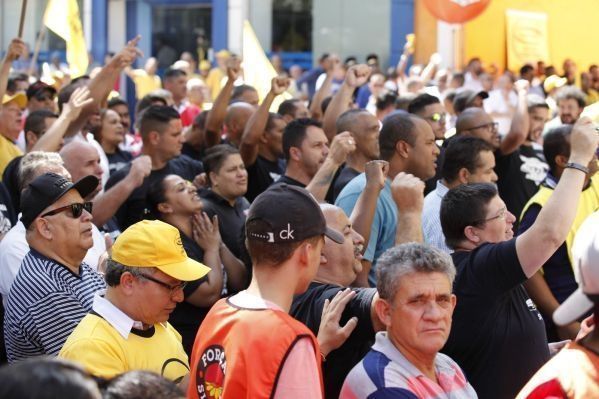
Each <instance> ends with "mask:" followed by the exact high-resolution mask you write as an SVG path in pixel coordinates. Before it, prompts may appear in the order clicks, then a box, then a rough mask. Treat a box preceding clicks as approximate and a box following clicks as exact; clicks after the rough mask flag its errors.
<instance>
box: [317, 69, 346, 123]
mask: <svg viewBox="0 0 599 399" xmlns="http://www.w3.org/2000/svg"><path fill="white" fill-rule="evenodd" d="M335 62H339V59H337V58H331V57H328V58H327V59H326V60H324V62H323V66H324V71H325V73H326V77H325V79H324V82H322V86H320V89H318V90H317V91H316V93H314V97H312V102H311V103H310V115H311V116H312V119H316V120H317V121H320V120H322V117H323V115H322V109H321V108H322V107H321V104H322V100H324V99H325V98H326V97H327V96H328V95H329V94H331V87H332V86H333V70H334V69H335Z"/></svg>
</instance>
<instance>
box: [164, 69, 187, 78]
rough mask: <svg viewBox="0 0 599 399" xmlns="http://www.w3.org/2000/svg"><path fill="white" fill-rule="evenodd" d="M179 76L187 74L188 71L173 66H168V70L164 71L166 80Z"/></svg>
mask: <svg viewBox="0 0 599 399" xmlns="http://www.w3.org/2000/svg"><path fill="white" fill-rule="evenodd" d="M179 76H187V72H185V71H184V70H182V69H176V68H172V67H168V68H166V71H164V80H169V79H174V78H178V77H179Z"/></svg>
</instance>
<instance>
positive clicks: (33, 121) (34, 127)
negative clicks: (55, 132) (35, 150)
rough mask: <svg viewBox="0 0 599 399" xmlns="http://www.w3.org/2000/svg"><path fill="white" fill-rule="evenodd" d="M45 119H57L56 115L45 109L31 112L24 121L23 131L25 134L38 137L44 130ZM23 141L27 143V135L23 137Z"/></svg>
mask: <svg viewBox="0 0 599 399" xmlns="http://www.w3.org/2000/svg"><path fill="white" fill-rule="evenodd" d="M47 118H58V115H56V114H55V113H54V112H52V111H49V110H47V109H40V110H37V111H33V112H32V113H30V114H29V115H28V116H27V119H25V126H24V129H23V130H24V131H25V133H27V132H33V134H35V135H36V136H37V137H40V136H41V135H42V132H43V131H44V130H45V129H46V119H47ZM25 141H27V135H25Z"/></svg>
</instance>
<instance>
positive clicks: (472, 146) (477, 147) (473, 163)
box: [441, 137, 493, 183]
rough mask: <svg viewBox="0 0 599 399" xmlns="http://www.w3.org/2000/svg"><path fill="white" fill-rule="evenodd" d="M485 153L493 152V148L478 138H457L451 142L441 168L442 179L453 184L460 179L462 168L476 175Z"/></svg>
mask: <svg viewBox="0 0 599 399" xmlns="http://www.w3.org/2000/svg"><path fill="white" fill-rule="evenodd" d="M483 151H490V152H493V147H491V145H490V144H489V143H487V142H486V141H484V140H483V139H479V138H478V137H455V138H454V139H452V140H449V144H448V146H447V149H446V150H445V158H444V160H443V165H442V166H441V177H442V178H443V179H445V181H446V182H448V183H451V182H453V181H455V180H456V179H457V178H458V175H459V173H460V169H462V168H466V169H467V170H468V172H470V173H474V172H475V170H476V168H477V166H479V162H480V153H481V152H483Z"/></svg>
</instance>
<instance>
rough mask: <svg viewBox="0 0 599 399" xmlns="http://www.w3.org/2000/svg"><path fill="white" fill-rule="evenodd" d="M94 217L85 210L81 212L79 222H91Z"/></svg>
mask: <svg viewBox="0 0 599 399" xmlns="http://www.w3.org/2000/svg"><path fill="white" fill-rule="evenodd" d="M93 218H94V217H93V216H92V214H91V213H89V212H88V211H86V210H85V209H84V210H83V211H82V212H81V220H82V221H84V222H91V221H92V219H93Z"/></svg>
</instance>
